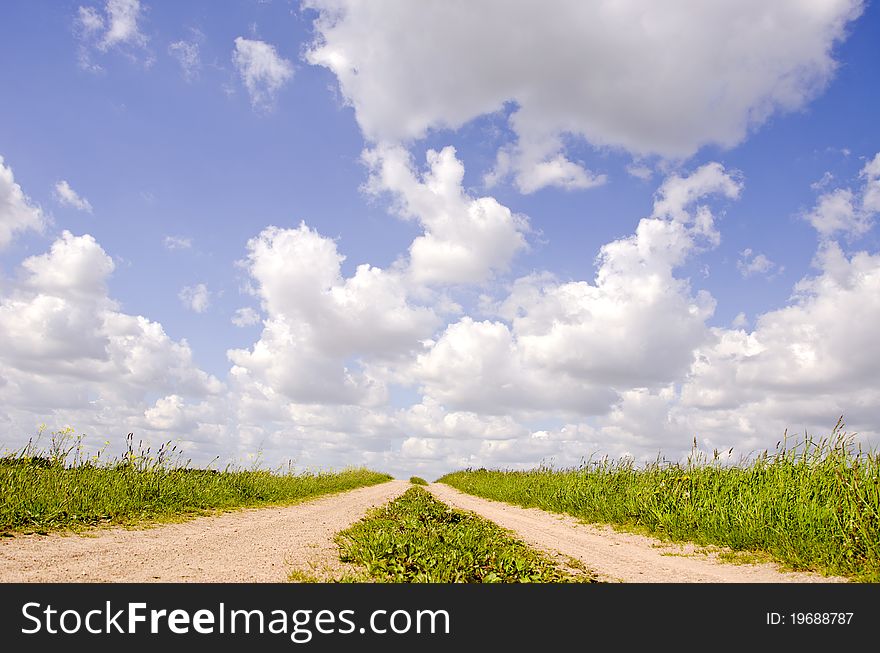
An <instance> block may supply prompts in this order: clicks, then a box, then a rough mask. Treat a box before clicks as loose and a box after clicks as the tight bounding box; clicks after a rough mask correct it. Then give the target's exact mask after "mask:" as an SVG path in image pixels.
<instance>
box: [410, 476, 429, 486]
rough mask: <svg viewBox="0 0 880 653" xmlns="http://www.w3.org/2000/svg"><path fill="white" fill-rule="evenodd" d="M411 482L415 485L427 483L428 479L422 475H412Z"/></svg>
mask: <svg viewBox="0 0 880 653" xmlns="http://www.w3.org/2000/svg"><path fill="white" fill-rule="evenodd" d="M409 482H410V483H412V484H413V485H427V484H428V481H426V480H425V479H423V478H422V477H421V476H410V477H409Z"/></svg>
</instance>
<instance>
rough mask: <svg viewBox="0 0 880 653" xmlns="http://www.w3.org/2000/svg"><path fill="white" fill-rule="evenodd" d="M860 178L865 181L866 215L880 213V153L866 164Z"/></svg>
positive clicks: (864, 203)
mask: <svg viewBox="0 0 880 653" xmlns="http://www.w3.org/2000/svg"><path fill="white" fill-rule="evenodd" d="M859 177H861V178H863V179H864V180H865V186H864V189H863V191H862V210H863V211H864V212H866V213H880V152H878V153H877V154H875V155H874V158H873V159H871V160H870V161H869V162H868V163H866V164H865V167H864V168H862V171H861V172H860V173H859Z"/></svg>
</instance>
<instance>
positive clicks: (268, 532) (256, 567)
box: [0, 481, 409, 583]
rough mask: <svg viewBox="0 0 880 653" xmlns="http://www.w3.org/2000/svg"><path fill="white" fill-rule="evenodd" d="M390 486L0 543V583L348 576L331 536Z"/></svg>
mask: <svg viewBox="0 0 880 653" xmlns="http://www.w3.org/2000/svg"><path fill="white" fill-rule="evenodd" d="M407 487H409V483H407V482H406V481H389V482H387V483H381V484H380V485H374V486H371V487H365V488H359V489H356V490H351V491H349V492H344V493H341V494H334V495H331V496H325V497H318V498H315V499H311V500H309V501H306V502H304V503H299V504H295V505H291V506H283V507H272V508H255V509H246V510H241V511H235V512H228V513H224V514H221V515H219V516H211V517H199V518H196V519H193V520H190V521H186V522H183V523H176V524H162V525H157V526H154V527H151V528H147V529H138V530H128V529H124V528H98V529H92V530H89V531H86V532H85V533H83V534H73V535H70V534H68V535H59V534H52V535H19V536H15V537H11V538H4V539H2V540H0V582H5V583H13V582H49V583H51V582H128V583H149V582H203V583H210V582H242V583H253V582H283V581H286V580H287V579H288V576H289V574H290V573H291V572H300V573H302V574H305V575H307V576H311V577H316V578H319V579H320V578H322V577H330V576H335V575H337V574H339V573H340V572H343V571H346V570H345V569H344V568H343V566H342V563H341V562H340V561H339V556H338V551H337V547H336V545H335V544H334V542H333V536H334V535H335V534H336V533H337V532H339V531H341V530H343V529H345V528H348V527H349V526H350V525H351V524H353V523H354V522H356V521H357V520H359V519H360V518H361V517H363V516H364V513H365V512H366V511H367V510H368V509H369V508H371V507H374V506H378V505H382V504H384V503H386V502H388V501H390V500H392V499H394V498H395V497H396V496H398V495H399V494H402V493H403V492H404V491H405V490H406V489H407Z"/></svg>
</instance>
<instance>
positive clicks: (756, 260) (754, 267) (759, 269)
mask: <svg viewBox="0 0 880 653" xmlns="http://www.w3.org/2000/svg"><path fill="white" fill-rule="evenodd" d="M736 269H737V270H739V273H740V274H741V275H742V276H743V278H748V277H751V276H752V275H755V274H763V275H769V274H771V273H772V272H773V270H777V273H780V272H782V271H783V270H784V268H783V267H781V266H779V267H778V269H777V265H776V263H774V262H773V261H771V260H770V259H769V258H767V257H766V256H765V255H764V254H760V253H756V252H754V251H753V250H752V249H751V248H750V247H747V248H745V249H744V250H743V251H741V252H740V258H739V260H738V261H737V262H736Z"/></svg>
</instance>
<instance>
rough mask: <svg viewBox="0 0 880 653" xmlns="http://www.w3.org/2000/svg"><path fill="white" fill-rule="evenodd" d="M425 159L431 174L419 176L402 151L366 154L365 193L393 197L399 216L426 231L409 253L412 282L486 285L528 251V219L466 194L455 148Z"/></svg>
mask: <svg viewBox="0 0 880 653" xmlns="http://www.w3.org/2000/svg"><path fill="white" fill-rule="evenodd" d="M426 158H427V162H428V166H429V170H428V171H427V172H425V173H424V174H422V175H419V174H417V173H416V172H414V171H413V165H412V161H411V160H410V157H409V154H407V152H406V151H405V150H404V149H403V148H401V147H389V148H376V149H373V150H368V151H366V152H364V154H363V159H364V161H365V162H366V163H367V164H368V166H369V167H370V178H369V181H368V182H367V184H366V186H365V188H366V190H367V191H368V192H371V193H374V194H378V193H381V192H383V191H389V192H391V193H392V194H393V196H394V198H395V204H394V208H395V211H396V212H397V213H398V214H399V215H401V216H402V217H404V218H415V219H417V220H418V221H419V223H420V224H421V225H422V227H423V228H424V233H423V234H422V235H421V236H419V237H417V238H416V239H415V240H414V241H413V243H412V245H411V246H410V250H409V255H410V263H409V266H410V267H409V272H410V275H411V276H412V278H413V280H414V281H415V282H416V283H418V284H456V283H482V282H484V281H486V280H488V279H489V278H490V277H491V276H492V275H493V274H495V273H497V272H503V271H505V270H507V268H508V265H509V263H510V261H511V259H512V258H513V256H514V255H515V254H516V253H517V252H519V251H521V250H524V249H525V248H526V246H527V245H526V240H525V234H526V233H528V231H529V225H528V221H527V219H526V218H525V217H524V216H520V215H517V214H514V213H513V212H511V211H510V209H508V208H507V207H506V206H503V205H501V204H499V203H498V202H497V201H496V200H495V199H494V198H492V197H479V198H473V197H471V196H469V195H468V194H466V193H465V191H464V189H463V188H462V180H463V178H464V166H463V165H462V163H461V161H459V160H458V159H457V158H456V156H455V149H454V148H452V147H445V148H443V150H442V151H440V152H436V151H434V150H429V151H428V153H427V157H426Z"/></svg>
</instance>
